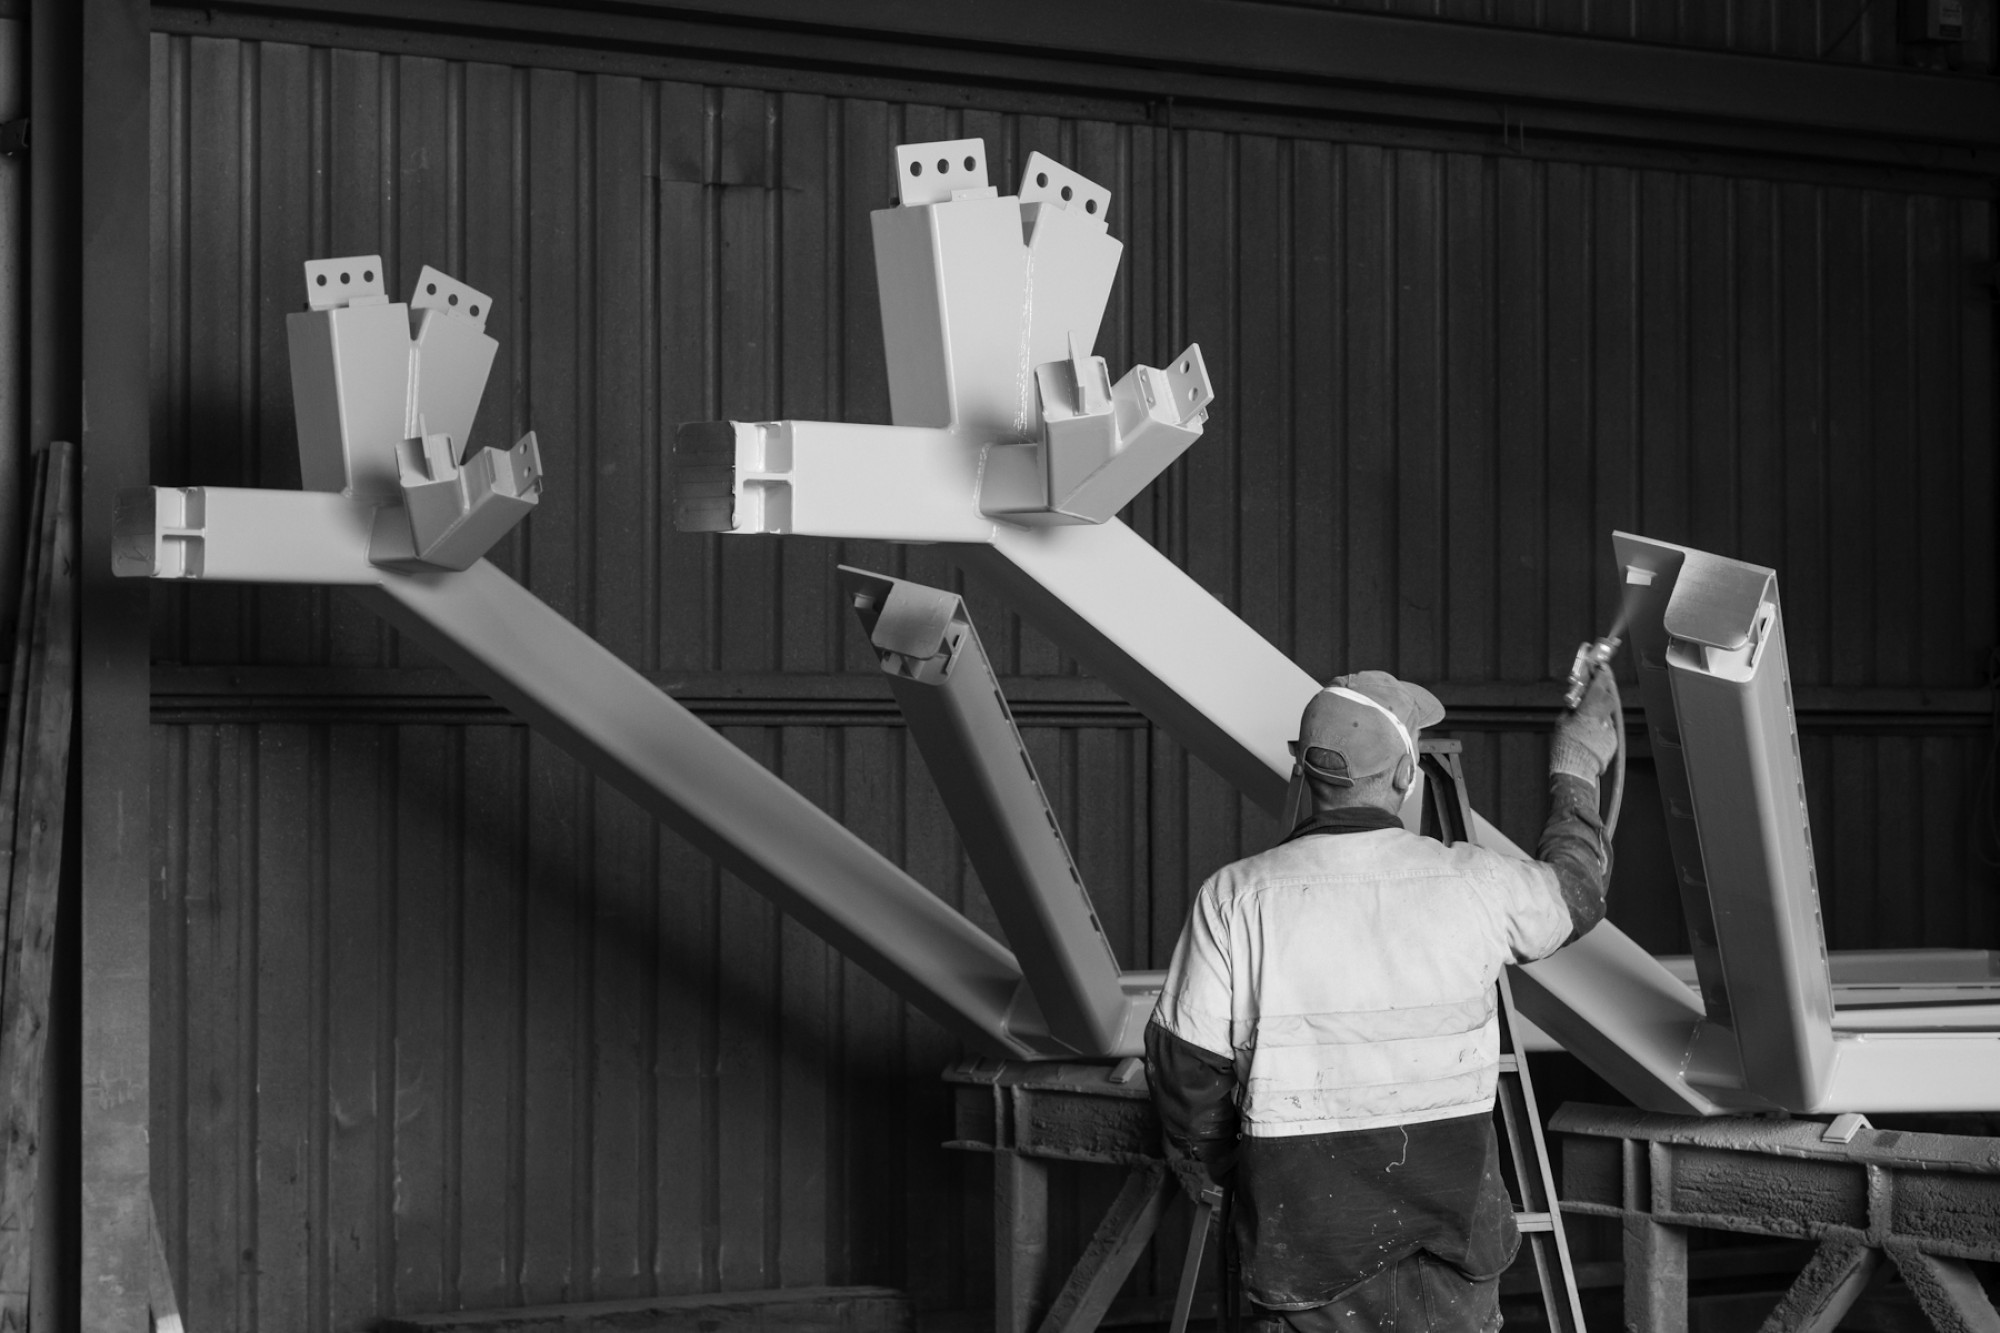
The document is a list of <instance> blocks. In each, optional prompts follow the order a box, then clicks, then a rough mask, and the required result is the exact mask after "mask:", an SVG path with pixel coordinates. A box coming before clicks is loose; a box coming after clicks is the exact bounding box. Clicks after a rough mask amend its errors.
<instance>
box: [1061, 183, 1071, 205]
mask: <svg viewBox="0 0 2000 1333" xmlns="http://www.w3.org/2000/svg"><path fill="white" fill-rule="evenodd" d="M1069 194H1070V191H1069V186H1067V185H1065V186H1063V187H1062V197H1063V202H1064V203H1068V202H1069Z"/></svg>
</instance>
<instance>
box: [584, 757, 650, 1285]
mask: <svg viewBox="0 0 2000 1333" xmlns="http://www.w3.org/2000/svg"><path fill="white" fill-rule="evenodd" d="M591 796H592V801H591V806H592V810H591V813H592V820H591V856H590V873H591V908H592V915H591V921H590V925H591V940H592V955H593V957H592V960H591V968H590V974H591V983H592V993H591V997H590V1001H589V1010H590V1013H589V1023H590V1032H591V1047H590V1071H591V1072H590V1082H589V1091H590V1101H591V1120H590V1173H591V1175H590V1207H591V1218H590V1232H591V1237H590V1239H591V1244H590V1257H591V1275H592V1282H591V1287H590V1290H591V1292H592V1294H593V1295H595V1296H597V1297H599V1298H602V1299H607V1300H609V1299H614V1298H618V1297H627V1296H640V1295H645V1294H647V1293H649V1292H650V1291H651V1290H652V1254H653V1237H652V1230H653V1218H654V1214H655V1207H654V1199H653V1192H652V1181H653V1180H654V1179H656V1178H657V1166H656V1164H655V1162H654V1160H653V1151H654V1146H655V1141H656V1140H655V1136H654V1126H653V1120H652V1115H651V1109H652V1108H651V1105H650V1099H649V1097H648V1096H647V1092H648V1086H649V1084H650V1082H651V1079H650V1077H649V1071H650V1069H651V1065H652V1060H653V1050H654V1042H655V1040H656V1038H657V1034H656V1033H655V1031H654V1029H653V1023H652V1018H653V1013H652V1006H651V1005H650V1004H649V1003H648V1000H649V998H650V995H651V991H652V975H653V972H654V971H655V969H656V968H657V967H658V958H657V956H656V948H657V943H656V942H657V941H658V939H659V927H658V920H657V910H656V905H655V904H656V900H657V897H658V892H657V888H656V884H657V881H656V880H655V878H654V873H653V844H654V841H655V840H656V839H657V838H658V836H659V833H658V830H657V828H656V826H655V825H654V823H653V821H652V820H651V819H650V818H648V817H647V816H646V815H645V813H644V812H643V811H641V810H639V809H638V808H637V807H635V806H634V805H633V804H632V803H631V801H629V800H627V799H626V798H625V797H624V796H622V795H620V794H619V793H617V792H615V791H613V790H612V789H610V788H609V787H607V786H605V785H603V784H601V783H597V784H593V785H592V790H591Z"/></svg>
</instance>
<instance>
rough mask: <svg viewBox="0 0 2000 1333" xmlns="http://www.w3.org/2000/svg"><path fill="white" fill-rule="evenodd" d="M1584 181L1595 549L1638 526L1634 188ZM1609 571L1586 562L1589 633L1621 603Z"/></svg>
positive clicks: (1630, 180)
mask: <svg viewBox="0 0 2000 1333" xmlns="http://www.w3.org/2000/svg"><path fill="white" fill-rule="evenodd" d="M1591 174H1592V175H1593V177H1595V179H1594V180H1593V181H1592V186H1593V189H1592V191H1591V195H1592V197H1591V219H1590V220H1591V234H1590V238H1589V244H1590V255H1591V260H1592V266H1591V278H1590V298H1589V299H1590V318H1591V323H1592V328H1593V331H1594V333H1595V337H1594V338H1593V340H1592V342H1593V347H1592V355H1591V384H1590V404H1591V444H1592V448H1591V455H1592V462H1593V465H1594V466H1593V472H1594V474H1595V481H1596V497H1595V500H1596V502H1595V506H1594V510H1593V514H1594V522H1593V524H1592V526H1593V527H1594V528H1595V530H1596V532H1597V534H1598V536H1597V540H1598V541H1600V542H1601V541H1603V540H1605V534H1608V533H1610V532H1611V531H1613V530H1614V529H1618V528H1625V529H1627V530H1629V529H1631V528H1632V527H1634V526H1636V525H1637V524H1638V523H1639V512H1638V506H1637V503H1636V500H1637V491H1638V476H1637V473H1638V467H1639V459H1638V450H1639V421H1638V415H1639V322H1640V319H1641V317H1642V312H1641V311H1640V309H1639V293H1638V288H1639V272H1638V267H1637V262H1638V252H1639V244H1640V241H1639V234H1638V225H1639V224H1638V213H1639V188H1638V187H1639V182H1638V178H1637V176H1636V175H1635V173H1633V172H1631V171H1627V170H1624V169H1623V168H1616V167H1613V168H1604V169H1600V170H1597V171H1595V172H1592V173H1591ZM1599 549H1602V548H1599ZM1610 565H1611V561H1609V560H1603V561H1601V562H1593V563H1592V570H1593V572H1594V573H1595V575H1596V578H1595V579H1594V581H1593V588H1592V596H1591V602H1592V615H1591V617H1590V623H1591V624H1592V625H1593V626H1595V625H1608V624H1609V623H1610V621H1611V617H1612V616H1613V615H1614V614H1616V611H1617V607H1618V604H1619V601H1620V598H1621V597H1622V593H1621V591H1620V588H1619V585H1618V579H1619V577H1620V576H1619V574H1618V572H1617V571H1616V570H1613V569H1611V568H1610ZM1572 651H1573V649H1572ZM1564 665H1565V666H1566V665H1567V664H1566V663H1565V664H1564Z"/></svg>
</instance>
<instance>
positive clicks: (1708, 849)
mask: <svg viewBox="0 0 2000 1333" xmlns="http://www.w3.org/2000/svg"><path fill="white" fill-rule="evenodd" d="M1613 542H1614V544H1615V548H1616V550H1617V553H1618V559H1619V564H1620V566H1621V568H1622V569H1624V570H1625V571H1626V578H1627V580H1628V586H1629V587H1630V588H1631V589H1632V615H1631V618H1630V621H1631V623H1630V630H1631V634H1632V639H1633V643H1634V647H1635V649H1636V650H1637V656H1638V659H1639V667H1640V672H1641V682H1642V684H1641V689H1642V692H1643V694H1644V697H1645V704H1646V720H1647V730H1648V731H1649V732H1650V733H1651V735H1652V737H1653V741H1654V755H1655V763H1656V764H1657V766H1658V767H1659V769H1660V771H1661V791H1662V795H1663V797H1664V799H1665V802H1666V806H1667V813H1668V833H1669V838H1670V845H1671V847H1672V850H1673V853H1674V859H1675V862H1676V869H1677V871H1678V879H1679V881H1680V883H1681V886H1682V895H1683V900H1684V901H1685V902H1686V903H1687V908H1688V919H1689V922H1690V925H1691V926H1692V927H1697V929H1694V930H1691V932H1690V933H1691V934H1692V935H1693V936H1694V937H1695V940H1696V945H1697V948H1696V953H1695V963H1696V968H1697V972H1698V974H1699V976H1700V979H1701V988H1702V995H1703V997H1704V999H1705V1000H1707V1001H1708V1002H1709V1013H1708V1017H1709V1019H1710V1021H1711V1022H1713V1023H1714V1024H1716V1025H1717V1026H1720V1027H1725V1028H1727V1029H1729V1030H1730V1031H1731V1032H1732V1033H1733V1034H1734V1039H1735V1042H1736V1044H1737V1046H1738V1048H1739V1051H1740V1071H1739V1073H1738V1078H1739V1079H1740V1082H1741V1085H1742V1087H1743V1088H1744V1089H1745V1090H1747V1091H1748V1092H1750V1093H1752V1094H1754V1095H1756V1096H1759V1097H1762V1098H1764V1099H1766V1100H1768V1101H1769V1102H1771V1103H1772V1104H1774V1105H1777V1106H1782V1107H1786V1108H1789V1109H1792V1110H1798V1111H1809V1110H1812V1109H1815V1108H1817V1107H1818V1106H1819V1105H1820V1104H1821V1103H1822V1101H1823V1100H1824V1098H1825V1095H1826V1093H1827V1090H1828V1087H1829V1084H1830V1081H1831V1079H1832V1075H1833V1065H1834V1060H1835V1053H1834V1038H1833V982H1832V978H1831V976H1830V974H1829V972H1828V969H1827V959H1826V937H1825V932H1824V930H1823V929H1822V927H1821V923H1820V909H1819V885H1818V879H1817V874H1816V871H1815V869H1814V865H1813V851H1812V831H1811V828H1810V825H1809V822H1808V819H1807V814H1806V801H1805V780H1804V772H1803V769H1802V768H1801V766H1800V763H1799V751H1798V732H1797V729H1796V726H1795V724H1794V721H1793V710H1792V694H1791V679H1790V673H1789V670H1788V667H1787V664H1786V660H1785V640H1784V619H1783V616H1782V614H1781V612H1780V609H1779V604H1778V582H1777V575H1776V573H1775V572H1774V571H1772V570H1770V569H1766V568H1764V567H1763V566H1760V565H1752V564H1748V563H1746V562H1744V561H1740V560H1730V559H1727V558H1724V557H1722V556H1716V555H1711V554H1709V553H1707V552H1704V551H1697V550H1694V549H1692V548H1689V547H1684V546H1676V545H1674V544H1673V543H1670V542H1658V541H1652V540H1650V539H1648V538H1644V537H1639V536H1635V535H1633V534H1630V533H1622V532H1621V533H1616V534H1614V536H1613ZM1676 769H1677V770H1678V772H1676V771H1675V770H1676ZM1703 925H1706V926H1707V927H1708V930H1707V931H1703V930H1701V929H1699V927H1701V926H1703ZM1711 932H1712V933H1711ZM1704 934H1708V935H1709V938H1707V939H1705V940H1704V939H1703V938H1702V936H1703V935H1704ZM1704 945H1705V946H1706V947H1705V948H1704V947H1703V946H1704Z"/></svg>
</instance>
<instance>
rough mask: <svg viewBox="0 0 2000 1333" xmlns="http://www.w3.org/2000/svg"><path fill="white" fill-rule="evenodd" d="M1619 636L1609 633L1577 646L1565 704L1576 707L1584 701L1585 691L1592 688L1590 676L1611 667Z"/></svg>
mask: <svg viewBox="0 0 2000 1333" xmlns="http://www.w3.org/2000/svg"><path fill="white" fill-rule="evenodd" d="M1619 643H1620V640H1619V638H1618V637H1617V636H1616V635H1612V634H1607V635H1606V636H1605V637H1603V638H1601V639H1595V640H1592V641H1590V642H1588V643H1580V644H1578V645H1577V646H1576V661H1574V662H1572V663H1571V664H1570V668H1569V690H1568V691H1567V692H1566V693H1565V694H1564V695H1563V704H1564V706H1565V707H1567V708H1571V709H1574V708H1576V707H1577V706H1578V705H1580V704H1581V703H1582V702H1583V693H1584V691H1585V690H1587V689H1589V688H1590V678H1591V677H1592V676H1594V675H1596V674H1597V673H1598V672H1600V671H1609V670H1610V669H1611V656H1612V654H1614V653H1616V652H1617V651H1618V645H1619Z"/></svg>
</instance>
